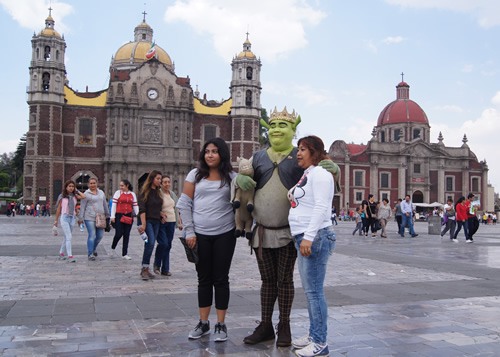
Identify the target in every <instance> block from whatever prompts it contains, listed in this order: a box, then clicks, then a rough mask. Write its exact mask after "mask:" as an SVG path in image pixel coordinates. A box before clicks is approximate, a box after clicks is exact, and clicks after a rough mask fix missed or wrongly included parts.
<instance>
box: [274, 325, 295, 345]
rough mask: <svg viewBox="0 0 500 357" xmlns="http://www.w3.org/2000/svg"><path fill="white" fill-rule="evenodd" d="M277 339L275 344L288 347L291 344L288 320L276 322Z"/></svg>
mask: <svg viewBox="0 0 500 357" xmlns="http://www.w3.org/2000/svg"><path fill="white" fill-rule="evenodd" d="M277 333H278V339H277V340H276V346H278V347H288V346H290V345H291V344H292V333H291V331H290V321H289V320H288V321H281V320H280V322H279V323H278V328H277Z"/></svg>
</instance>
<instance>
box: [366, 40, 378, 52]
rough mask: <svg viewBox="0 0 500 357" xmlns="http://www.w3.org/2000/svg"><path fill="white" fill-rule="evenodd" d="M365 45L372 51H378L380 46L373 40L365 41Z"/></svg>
mask: <svg viewBox="0 0 500 357" xmlns="http://www.w3.org/2000/svg"><path fill="white" fill-rule="evenodd" d="M365 47H366V49H367V50H368V51H370V52H373V53H378V47H377V45H376V44H374V43H373V41H371V40H367V41H365Z"/></svg>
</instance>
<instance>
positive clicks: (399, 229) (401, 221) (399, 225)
mask: <svg viewBox="0 0 500 357" xmlns="http://www.w3.org/2000/svg"><path fill="white" fill-rule="evenodd" d="M396 222H398V233H399V232H400V231H401V224H402V223H403V216H401V215H400V216H396Z"/></svg>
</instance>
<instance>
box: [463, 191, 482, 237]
mask: <svg viewBox="0 0 500 357" xmlns="http://www.w3.org/2000/svg"><path fill="white" fill-rule="evenodd" d="M475 197H476V196H475V195H474V194H473V193H469V194H468V195H467V201H466V202H467V226H468V228H469V235H468V236H467V240H466V243H473V242H474V238H473V236H474V234H476V232H477V230H478V229H479V219H478V218H477V210H478V208H479V206H478V205H477V203H476V202H474V199H475Z"/></svg>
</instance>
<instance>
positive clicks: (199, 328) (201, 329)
mask: <svg viewBox="0 0 500 357" xmlns="http://www.w3.org/2000/svg"><path fill="white" fill-rule="evenodd" d="M208 334H210V321H207V322H206V323H203V322H201V320H200V321H199V322H198V325H196V327H195V328H194V329H193V330H191V332H189V335H188V338H189V339H191V340H197V339H199V338H200V337H203V336H205V335H208Z"/></svg>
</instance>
